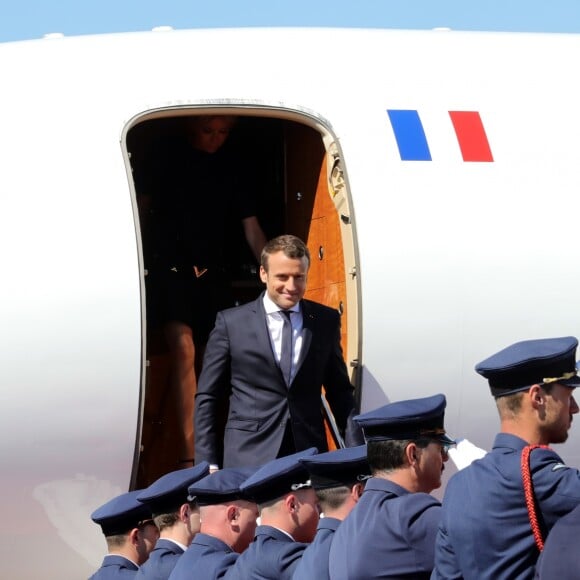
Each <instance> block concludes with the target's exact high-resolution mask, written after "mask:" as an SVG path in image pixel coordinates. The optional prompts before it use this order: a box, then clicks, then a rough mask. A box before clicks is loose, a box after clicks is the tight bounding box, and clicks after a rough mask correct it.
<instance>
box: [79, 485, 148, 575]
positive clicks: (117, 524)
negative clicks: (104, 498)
mask: <svg viewBox="0 0 580 580" xmlns="http://www.w3.org/2000/svg"><path fill="white" fill-rule="evenodd" d="M142 491H143V490H136V491H130V492H128V493H123V494H121V495H119V496H117V497H114V498H113V499H111V500H110V501H108V502H107V503H105V504H104V505H102V506H101V507H99V508H98V509H96V510H95V511H94V512H93V513H92V514H91V519H92V520H93V522H95V523H96V524H99V526H101V530H102V531H103V535H104V536H105V540H106V542H107V550H108V554H107V555H106V556H105V558H104V560H103V563H102V564H101V567H100V568H99V569H98V570H97V571H96V572H95V573H94V574H93V575H92V576H91V577H90V579H89V580H115V579H117V578H125V579H126V578H131V577H135V575H136V574H137V572H138V571H139V566H141V565H142V564H143V563H145V562H146V561H147V558H148V557H149V553H150V552H151V550H153V546H155V542H156V541H157V539H158V538H159V531H158V530H157V527H156V526H155V524H154V522H153V520H152V518H151V510H150V509H149V507H148V506H146V505H145V504H143V503H141V502H140V501H138V500H137V497H138V496H139V494H140V493H141V492H142Z"/></svg>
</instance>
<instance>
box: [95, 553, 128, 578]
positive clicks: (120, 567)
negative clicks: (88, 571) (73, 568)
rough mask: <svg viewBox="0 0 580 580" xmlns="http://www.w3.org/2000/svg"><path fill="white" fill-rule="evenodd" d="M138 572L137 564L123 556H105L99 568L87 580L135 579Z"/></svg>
mask: <svg viewBox="0 0 580 580" xmlns="http://www.w3.org/2000/svg"><path fill="white" fill-rule="evenodd" d="M138 570H139V566H137V564H135V563H133V562H131V560H128V559H127V558H125V557H123V556H117V555H114V554H112V555H108V556H105V559H104V560H103V563H102V564H101V567H100V568H99V569H98V570H97V571H96V572H95V573H94V574H93V575H92V576H91V577H90V578H89V580H116V579H117V578H135V574H137V571H138Z"/></svg>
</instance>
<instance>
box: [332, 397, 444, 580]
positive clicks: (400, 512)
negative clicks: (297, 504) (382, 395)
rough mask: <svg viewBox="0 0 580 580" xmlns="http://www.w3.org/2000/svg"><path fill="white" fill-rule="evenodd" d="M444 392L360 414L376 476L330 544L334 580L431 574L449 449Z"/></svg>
mask: <svg viewBox="0 0 580 580" xmlns="http://www.w3.org/2000/svg"><path fill="white" fill-rule="evenodd" d="M445 406H446V400H445V396H444V395H434V396H432V397H425V398H421V399H411V400H406V401H398V402H395V403H390V404H388V405H385V406H383V407H381V408H379V409H376V410H374V411H370V412H368V413H365V414H362V415H359V416H358V417H355V421H356V422H357V423H358V424H359V425H360V426H361V427H362V430H363V433H364V436H365V439H366V441H367V457H368V462H369V466H370V470H371V473H372V477H371V478H370V479H369V480H368V481H367V484H366V487H365V491H364V493H363V495H362V497H361V499H360V501H359V502H358V503H357V505H356V506H355V507H354V509H353V510H352V511H351V512H350V514H349V515H348V516H347V517H346V519H345V520H344V521H343V522H342V524H341V525H340V526H339V527H338V529H337V530H336V533H335V534H334V539H333V541H332V546H331V548H330V560H329V562H330V563H329V571H330V578H331V580H359V579H361V578H364V579H365V580H370V579H372V578H413V579H415V580H421V579H423V578H429V576H430V574H431V570H432V569H433V551H434V545H435V535H436V533H437V526H438V523H439V516H440V510H441V504H440V503H439V502H438V501H437V500H436V499H435V498H434V497H432V496H431V495H429V494H430V492H431V491H432V490H434V489H436V488H437V487H439V486H440V485H441V473H442V471H443V469H444V465H443V464H444V462H445V461H447V459H448V457H447V450H448V448H449V446H450V445H452V444H453V443H454V441H453V440H452V439H450V438H449V437H448V436H447V435H446V433H445V428H444V423H443V420H444V414H445Z"/></svg>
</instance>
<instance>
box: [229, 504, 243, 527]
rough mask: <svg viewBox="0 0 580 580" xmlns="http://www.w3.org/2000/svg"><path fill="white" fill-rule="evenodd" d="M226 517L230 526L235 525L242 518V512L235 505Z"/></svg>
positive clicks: (230, 506)
mask: <svg viewBox="0 0 580 580" xmlns="http://www.w3.org/2000/svg"><path fill="white" fill-rule="evenodd" d="M226 517H227V520H228V522H229V523H230V524H231V523H234V522H236V521H237V520H238V518H239V517H240V510H239V509H238V508H237V506H235V505H229V506H228V509H227V511H226Z"/></svg>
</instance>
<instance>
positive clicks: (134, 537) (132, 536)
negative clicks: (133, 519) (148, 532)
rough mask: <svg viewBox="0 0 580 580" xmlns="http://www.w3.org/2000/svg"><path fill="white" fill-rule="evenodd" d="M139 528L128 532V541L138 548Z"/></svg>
mask: <svg viewBox="0 0 580 580" xmlns="http://www.w3.org/2000/svg"><path fill="white" fill-rule="evenodd" d="M139 540H140V538H139V528H133V529H132V530H131V531H130V532H129V541H130V542H131V544H132V545H133V546H138V545H139Z"/></svg>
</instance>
